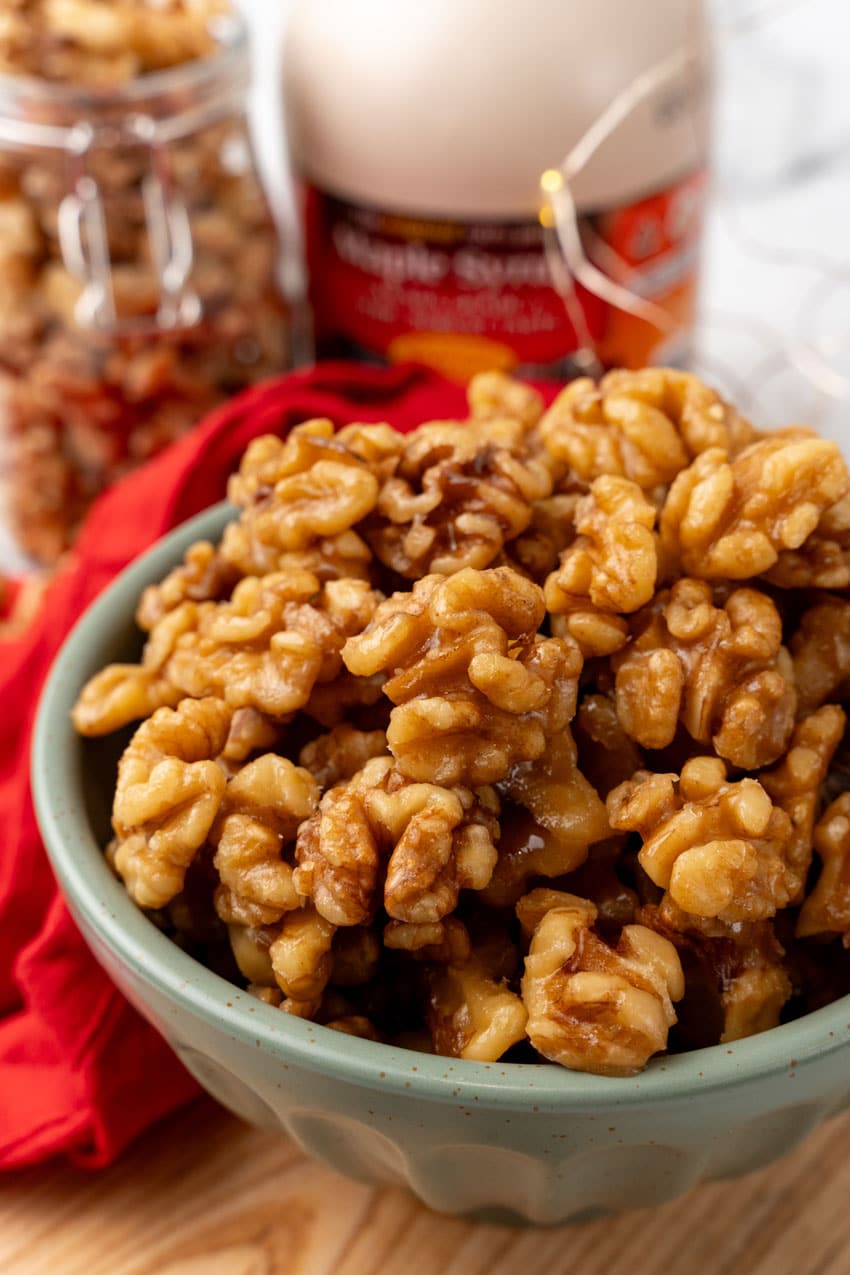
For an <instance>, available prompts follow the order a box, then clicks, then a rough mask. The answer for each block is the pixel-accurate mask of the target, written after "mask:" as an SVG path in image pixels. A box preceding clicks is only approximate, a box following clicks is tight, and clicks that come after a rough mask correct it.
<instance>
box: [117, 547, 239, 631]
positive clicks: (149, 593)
mask: <svg viewBox="0 0 850 1275" xmlns="http://www.w3.org/2000/svg"><path fill="white" fill-rule="evenodd" d="M238 579H239V573H238V572H237V571H236V569H235V568H234V567H233V566H232V565H231V564H230V563H228V562H225V561H224V559H223V558H222V557H221V555H220V553H219V551H218V549H217V548H216V547H215V545H211V544H210V543H209V541H207V540H198V541H196V542H195V544H193V545H190V546H189V548H188V549H187V550H186V552H185V554H184V555H183V561H182V563H181V564H180V566H179V567H175V568H174V570H173V571H169V573H168V575H167V576H166V577H165V579H164V580H162V581H161V582H160V583H159V584H150V585H148V587H147V588H146V589H145V590H143V592H142V596H141V599H140V601H139V605H138V607H137V608H136V623H137V624H138V626H139V628H140V629H144V630H145V631H146V632H148V633H149V632H150V630H151V629H152V628H153V627H154V625H156V624H157V623H158V622H159V621H160V620H161V619H162V617H163V616H164V615H165V614H166V613H167V612H169V611H174V610H175V609H176V608H177V607H179V606H180V604H181V603H182V602H217V601H218V600H219V599H220V598H223V597H226V596H227V595H228V594H229V593H230V591H231V589H232V588H233V586H234V585H235V584H236V581H237V580H238Z"/></svg>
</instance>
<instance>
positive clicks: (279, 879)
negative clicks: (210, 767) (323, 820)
mask: <svg viewBox="0 0 850 1275" xmlns="http://www.w3.org/2000/svg"><path fill="white" fill-rule="evenodd" d="M318 800H319V789H318V785H317V784H316V781H315V780H314V779H313V777H312V775H311V774H310V773H309V771H306V770H304V769H302V768H301V767H300V766H294V765H293V764H292V762H291V761H287V760H286V758H284V757H278V756H277V755H276V754H275V753H266V754H265V755H264V756H262V757H258V758H257V759H256V760H255V761H251V762H248V764H247V765H246V766H244V767H243V768H242V769H241V770H240V771H239V772H238V773H237V774H236V775H234V776H233V778H232V779H231V780H230V782H229V783H228V785H227V788H226V790H225V793H224V796H223V798H222V801H221V805H220V806H219V810H218V815H217V817H216V821H215V823H214V824H213V826H212V828H211V829H210V833H209V839H210V841H211V842H212V844H213V845H214V846H215V858H214V859H213V863H214V865H215V867H216V869H217V871H218V874H219V877H220V880H221V884H222V885H223V886H224V887H225V888H226V889H227V890H228V891H229V892H230V895H231V896H234V898H235V899H238V900H240V901H242V900H244V901H245V902H247V903H249V904H254V905H256V906H257V907H261V908H262V909H263V911H264V913H265V915H264V917H263V922H264V924H270V923H272V922H274V921H278V920H279V919H280V918H281V916H282V915H283V914H284V912H289V911H291V910H292V909H293V908H297V907H298V906H299V903H300V900H299V897H298V894H297V892H296V890H295V886H294V885H293V883H292V867H291V865H290V864H289V863H287V862H286V861H285V860H284V859H283V857H282V853H281V852H282V850H283V848H284V847H285V846H287V845H289V844H290V843H292V842H294V840H295V834H296V832H297V831H298V828H299V826H300V825H301V824H302V823H303V821H304V820H305V819H307V818H308V817H309V816H310V815H311V814H312V813H313V811H314V810H315V808H316V805H317V804H318Z"/></svg>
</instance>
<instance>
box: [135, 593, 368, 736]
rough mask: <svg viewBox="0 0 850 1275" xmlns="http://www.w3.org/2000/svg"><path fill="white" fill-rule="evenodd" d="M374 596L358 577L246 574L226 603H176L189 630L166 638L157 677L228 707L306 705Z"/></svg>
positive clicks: (268, 710)
mask: <svg viewBox="0 0 850 1275" xmlns="http://www.w3.org/2000/svg"><path fill="white" fill-rule="evenodd" d="M378 598H379V595H378V594H376V593H374V592H373V591H372V590H371V589H370V588H369V586H368V585H367V584H365V583H364V582H363V581H359V580H331V581H328V583H327V584H325V585H323V586H320V585H319V581H318V580H317V579H316V577H315V576H314V575H313V574H312V573H311V572H309V571H295V570H289V571H282V572H278V573H276V574H274V575H268V576H263V577H262V578H258V577H254V576H249V577H247V578H246V579H244V580H241V581H240V582H239V584H238V585H237V586H236V588H235V589H234V590H233V596H232V597H231V598H230V600H229V601H227V602H220V603H213V602H204V603H200V604H198V605H194V604H191V603H186V604H184V608H183V609H184V610H185V609H186V608H189V609H190V611H191V627H189V628H188V629H187V631H186V632H183V633H181V635H180V636H179V637H178V638H177V640H176V642H175V643H174V649H173V651H172V652H171V654H170V655H169V656H168V659H167V662H166V664H165V667H164V674H165V676H166V677H167V678H168V679H169V680H170V681H171V682H173V683H174V684H175V685H177V686H178V687H180V689H181V690H183V691H184V692H185V693H186V694H189V695H193V696H196V697H199V696H202V695H210V694H215V695H219V696H221V698H223V699H225V700H226V701H227V703H229V704H230V705H232V706H233V707H234V708H254V709H256V710H257V711H258V712H261V713H265V714H267V715H268V716H269V717H273V718H282V717H285V716H287V715H288V714H290V713H292V712H294V711H296V710H297V709H299V708H303V707H304V706H305V705H306V703H307V701H308V700H309V698H310V694H311V692H312V690H313V687H314V685H315V684H316V682H329V681H331V680H332V679H333V678H334V677H335V676H336V675H337V673H338V672H339V671H340V668H341V657H340V650H341V648H342V646H343V644H344V643H345V641H346V639H347V638H348V637H349V636H351V635H352V634H354V633H359V632H360V631H361V630H362V629H363V628H365V626H366V624H368V622H369V619H370V617H371V616H372V614H373V612H374V609H375V606H376V604H377V602H378ZM172 614H175V615H176V614H177V613H176V612H175V613H172ZM169 619H170V616H166V617H165V619H164V620H163V621H161V622H160V624H159V625H157V626H156V627H155V628H154V630H153V632H152V633H151V637H150V642H152V643H153V642H156V640H157V638H158V636H159V633H160V628H161V625H162V624H166V623H168V621H169Z"/></svg>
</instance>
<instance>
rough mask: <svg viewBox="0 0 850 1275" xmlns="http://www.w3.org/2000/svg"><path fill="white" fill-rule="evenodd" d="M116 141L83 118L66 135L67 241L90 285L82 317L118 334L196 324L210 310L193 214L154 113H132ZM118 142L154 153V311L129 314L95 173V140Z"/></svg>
mask: <svg viewBox="0 0 850 1275" xmlns="http://www.w3.org/2000/svg"><path fill="white" fill-rule="evenodd" d="M114 133H115V136H114V139H113V138H111V137H110V138H107V137H106V136H104V134H103V133H102V132H100V133H99V132H98V131H96V130H95V129H94V128H93V127H92V125H91V124H88V123H85V122H81V123H78V124H76V125H75V126H74V127H73V128H72V129H70V130H69V131H68V134H67V137H66V141H65V152H66V156H67V166H68V178H69V183H68V184H69V186H70V193H69V194H68V195H66V196H65V198H64V199H63V200H62V202H61V204H60V206H59V225H58V230H59V245H60V249H61V252H62V257H63V260H64V263H65V266H66V267H67V269H68V271H69V272H70V273H71V274H72V275H73V276H74V277H75V278H76V279H77V280H78V281H79V282H80V283H81V284H82V285H83V289H82V292H81V293H80V296H79V298H78V300H77V303H76V306H75V311H74V316H75V319H76V321H77V323H78V324H79V325H80V326H81V327H88V328H95V329H99V330H101V331H105V332H109V333H111V334H115V335H122V334H127V335H145V334H147V333H151V332H156V331H163V330H174V329H177V328H187V327H193V326H194V325H195V324H197V323H198V322H199V321H200V319H201V316H202V313H203V306H202V303H201V299H200V297H199V296H198V295H197V293H196V292H195V291H194V289H193V288H192V286H191V283H190V280H191V275H192V265H193V261H194V248H193V242H192V227H191V222H190V219H189V214H188V212H187V210H186V206H185V204H184V203H183V201H182V199H181V198H180V197H179V195H178V194H177V193H176V192H175V189H174V183H173V181H172V174H171V165H170V158H169V151H168V146H167V145H166V144H165V143H164V142H163V140H162V139H161V138H160V137H159V136H158V126H157V123H156V121H155V120H154V119H152V118H151V117H150V116H148V115H135V116H130V117H129V118H128V119H126V120H124V121H122V123H121V126H120V128H119V127H115V129H114ZM105 144H112V145H114V146H115V147H116V148H120V147H121V146H128V145H129V146H132V147H143V148H144V149H145V150H146V151H147V152H148V153H149V155H150V171H149V172H148V173H147V175H146V176H145V177H144V178H143V180H142V186H141V193H142V199H143V203H144V210H145V222H146V227H147V232H148V239H149V243H150V254H151V262H152V265H153V270H154V273H155V276H156V282H157V287H158V293H159V297H158V304H157V307H156V311H155V313H154V314H152V315H150V316H147V315H145V316H133V317H122V316H121V314H120V313H119V311H118V307H117V306H116V300H115V292H114V288H113V272H112V259H111V254H110V249H109V235H108V226H107V212H106V207H105V202H104V198H103V196H102V192H101V189H100V186H99V184H98V182H97V180H96V178H95V177H94V176H93V175H92V173H91V171H90V163H89V161H90V156H91V153H92V150H93V148H94V147H95V146H103V145H105Z"/></svg>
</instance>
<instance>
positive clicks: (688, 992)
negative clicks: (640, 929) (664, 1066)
mask: <svg viewBox="0 0 850 1275" xmlns="http://www.w3.org/2000/svg"><path fill="white" fill-rule="evenodd" d="M639 920H640V922H641V924H644V925H647V926H649V928H650V929H652V930H655V931H656V932H657V933H659V934H662V935H664V937H665V938H668V939H669V940H670V941H671V942H672V943H673V945H674V946H675V947H676V949H677V951H678V952H679V956H680V958H681V961H682V965H683V968H684V971H685V995H684V997H683V1000H682V1003H681V1004H680V1006H679V1020H680V1030H682V1032H683V1036H684V1037H685V1038H686V1039H688V1038H690V1041H691V1043H690V1047H691V1048H700V1047H703V1046H706V1045H713V1044H716V1043H717V1042H718V1041H720V1042H721V1043H724V1044H725V1043H728V1042H729V1041H733V1040H742V1039H743V1038H744V1037H745V1036H754V1035H756V1034H757V1033H758V1032H762V1031H767V1030H768V1029H769V1028H771V1027H776V1026H778V1024H779V1021H780V1016H781V1013H782V1010H783V1008H784V1006H785V1004H786V1003H787V1001H788V1000H789V998H790V996H791V980H790V978H789V977H788V974H787V972H786V970H785V969H784V967H783V964H782V960H783V957H784V955H785V952H784V949H783V947H782V945H781V944H780V943H779V942H778V940H777V937H776V934H775V933H774V929H773V922H772V921H768V920H763V921H738V922H735V923H734V924H731V925H730V924H726V923H724V922H722V921H718V920H716V919H708V918H705V917H698V916H690V915H688V913H686V912H683V911H682V910H681V908H678V907H677V906H676V904H675V903H673V901H672V900H671V898H670V896H669V895H665V897H664V899H663V900H662V902H661V904H660V905H658V906H655V905H652V904H650V905H647V906H645V907H643V908H642V909H641V911H640V913H639ZM711 1000H713V1001H714V1002H715V1003H714V1004H712V1003H710V1002H711Z"/></svg>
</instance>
